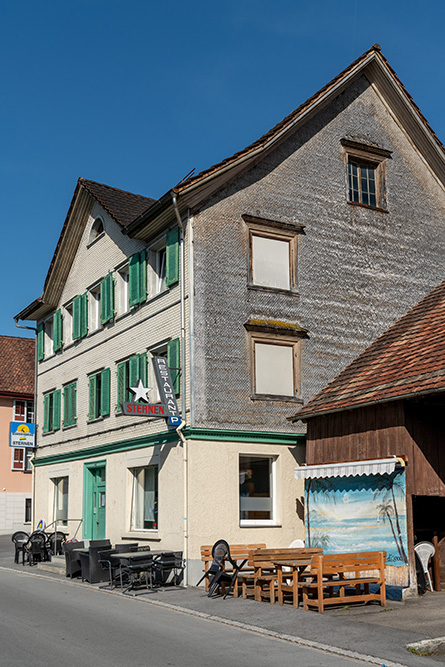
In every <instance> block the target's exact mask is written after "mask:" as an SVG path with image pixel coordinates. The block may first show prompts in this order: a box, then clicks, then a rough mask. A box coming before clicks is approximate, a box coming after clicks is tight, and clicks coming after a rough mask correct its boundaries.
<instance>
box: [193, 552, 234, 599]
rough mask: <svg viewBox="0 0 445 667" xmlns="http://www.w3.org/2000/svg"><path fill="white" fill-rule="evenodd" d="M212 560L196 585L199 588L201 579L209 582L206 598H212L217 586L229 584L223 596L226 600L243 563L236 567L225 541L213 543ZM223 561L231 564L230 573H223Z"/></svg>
mask: <svg viewBox="0 0 445 667" xmlns="http://www.w3.org/2000/svg"><path fill="white" fill-rule="evenodd" d="M212 558H213V561H212V563H211V565H210V567H209V569H208V570H207V572H205V573H204V576H202V577H201V579H200V580H199V581H198V583H197V584H196V585H197V586H199V584H200V583H201V581H203V579H205V578H206V577H207V579H208V581H209V592H208V597H209V598H210V597H212V595H213V593H214V592H215V591H216V590H217V589H218V587H219V586H223V587H224V586H225V584H229V588H228V590H227V592H226V593H225V594H224V598H226V597H227V596H228V594H229V593H230V591H231V590H232V588H233V585H234V583H235V581H236V578H237V576H238V572H239V571H240V569H241V567H242V566H243V563H240V565H237V564H236V561H234V560H233V559H232V558H231V556H230V547H229V545H228V544H227V542H226V541H225V540H218V542H215V544H214V545H213V547H212ZM225 561H228V562H229V563H230V564H231V566H232V572H226V571H225V569H224V563H225ZM244 562H245V561H244Z"/></svg>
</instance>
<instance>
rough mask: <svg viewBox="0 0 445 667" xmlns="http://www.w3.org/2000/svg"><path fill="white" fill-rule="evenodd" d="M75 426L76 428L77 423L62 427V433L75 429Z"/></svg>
mask: <svg viewBox="0 0 445 667" xmlns="http://www.w3.org/2000/svg"><path fill="white" fill-rule="evenodd" d="M76 426H77V423H76V424H67V425H66V426H63V427H62V431H69V430H70V429H72V428H75V427H76Z"/></svg>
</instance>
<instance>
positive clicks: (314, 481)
mask: <svg viewBox="0 0 445 667" xmlns="http://www.w3.org/2000/svg"><path fill="white" fill-rule="evenodd" d="M305 491H306V516H307V541H308V546H309V547H311V546H323V545H313V544H312V543H311V506H310V496H311V493H312V494H315V493H320V494H321V495H322V496H323V497H324V498H325V499H326V500H328V501H332V502H334V503H335V495H334V493H335V491H336V486H335V484H334V483H333V482H332V480H330V479H329V477H320V478H318V477H310V478H309V480H308V481H307V482H306V488H305ZM325 537H326V538H327V539H328V540H329V537H328V536H327V535H325Z"/></svg>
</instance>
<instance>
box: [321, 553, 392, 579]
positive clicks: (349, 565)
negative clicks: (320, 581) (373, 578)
mask: <svg viewBox="0 0 445 667" xmlns="http://www.w3.org/2000/svg"><path fill="white" fill-rule="evenodd" d="M385 562H386V551H362V552H360V551H359V552H355V553H344V554H316V555H314V556H312V562H311V572H312V573H313V574H317V573H320V574H322V575H323V576H326V575H329V574H336V573H337V574H338V573H346V572H366V571H368V570H380V572H381V573H382V572H383V571H384V568H385Z"/></svg>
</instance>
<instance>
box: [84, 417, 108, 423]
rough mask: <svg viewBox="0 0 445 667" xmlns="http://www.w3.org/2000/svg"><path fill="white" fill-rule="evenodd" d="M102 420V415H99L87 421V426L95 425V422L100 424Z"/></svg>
mask: <svg viewBox="0 0 445 667" xmlns="http://www.w3.org/2000/svg"><path fill="white" fill-rule="evenodd" d="M103 420H104V417H103V415H99V416H98V417H94V419H87V424H96V423H97V422H102V421H103Z"/></svg>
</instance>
